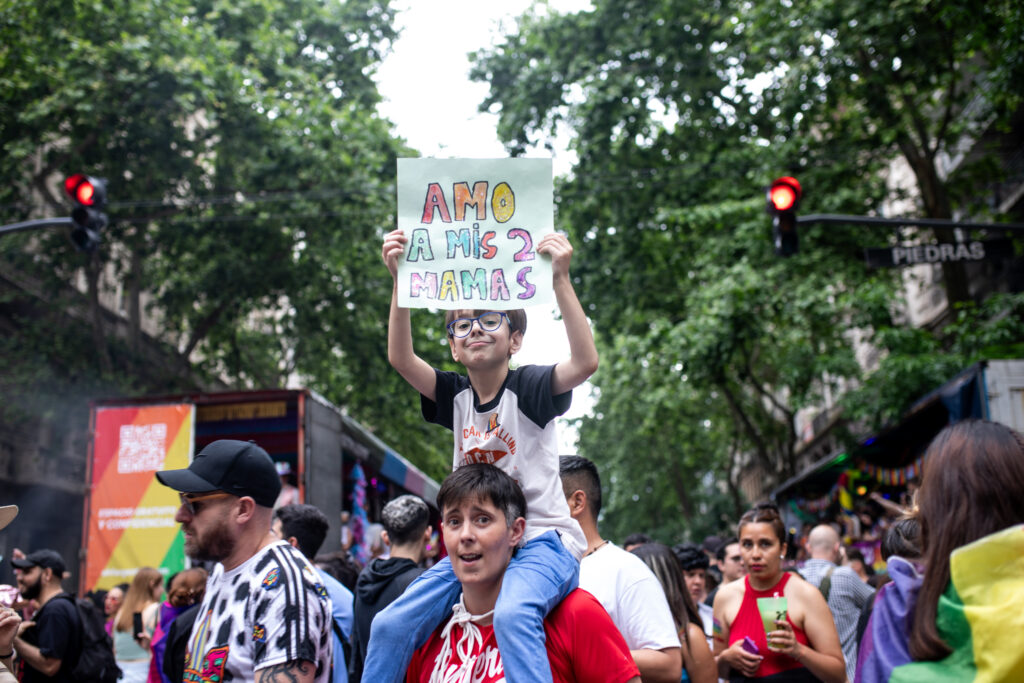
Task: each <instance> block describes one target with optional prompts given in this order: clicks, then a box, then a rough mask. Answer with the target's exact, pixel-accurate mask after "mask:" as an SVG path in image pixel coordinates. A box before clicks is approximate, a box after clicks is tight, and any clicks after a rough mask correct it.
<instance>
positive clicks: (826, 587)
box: [818, 565, 836, 602]
mask: <svg viewBox="0 0 1024 683" xmlns="http://www.w3.org/2000/svg"><path fill="white" fill-rule="evenodd" d="M835 570H836V568H835V565H833V566H831V567H829V568H828V571H827V572H825V578H823V579H822V580H821V585H820V586H818V590H820V591H821V594H822V595H823V596H825V602H828V594H829V591H831V590H832V572H834V571H835Z"/></svg>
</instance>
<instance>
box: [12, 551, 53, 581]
mask: <svg viewBox="0 0 1024 683" xmlns="http://www.w3.org/2000/svg"><path fill="white" fill-rule="evenodd" d="M11 566H12V567H15V568H17V569H32V567H42V568H43V569H52V570H53V573H54V574H56V575H57V576H64V574H65V572H66V571H67V569H66V567H65V566H64V558H63V557H61V556H60V553H58V552H57V551H56V550H37V551H35V552H34V553H29V554H28V555H26V556H25V557H23V558H20V559H19V558H14V559H12V560H11Z"/></svg>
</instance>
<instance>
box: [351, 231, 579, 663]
mask: <svg viewBox="0 0 1024 683" xmlns="http://www.w3.org/2000/svg"><path fill="white" fill-rule="evenodd" d="M407 241H408V238H407V236H406V235H405V233H404V232H403V231H402V230H395V231H393V232H391V233H389V234H388V235H387V236H386V237H385V239H384V246H383V249H382V256H383V258H384V262H385V263H386V264H387V266H388V270H390V271H391V275H392V278H394V280H395V289H394V292H393V295H392V300H391V314H390V318H389V326H388V360H389V361H390V363H391V365H392V366H393V367H394V368H395V369H396V370H398V372H399V374H401V375H402V377H404V378H405V379H406V381H408V382H409V384H411V385H412V386H413V387H414V388H415V389H416V390H417V391H419V392H420V394H421V403H422V408H423V415H424V417H425V418H426V419H427V420H428V421H431V422H434V423H436V424H441V425H443V426H446V427H448V428H449V429H452V431H453V432H454V433H455V450H454V462H453V469H457V468H459V467H461V466H462V465H466V464H469V463H474V462H488V463H492V464H494V465H496V466H497V467H499V468H501V469H502V470H504V471H505V472H507V473H508V474H509V475H511V476H512V477H513V478H514V479H515V480H516V481H517V482H518V483H519V485H520V486H521V487H522V489H523V492H524V494H525V495H526V501H527V518H526V534H525V539H526V543H525V545H523V546H522V547H520V548H519V550H518V551H517V553H516V555H515V557H514V558H513V559H512V562H511V563H510V564H509V567H508V570H507V572H506V573H505V575H504V578H503V581H502V583H501V588H500V594H499V596H498V599H497V604H496V606H495V609H494V617H493V618H494V630H495V635H496V638H497V641H498V646H499V648H500V650H501V654H502V663H503V666H504V670H505V677H506V679H507V680H508V681H510V683H529V682H533V681H550V680H551V669H550V665H549V663H548V660H547V655H546V650H545V648H544V626H543V621H544V617H545V616H546V615H547V613H548V612H550V611H551V609H552V608H553V607H554V606H555V605H557V604H558V603H559V602H561V600H562V598H564V597H565V596H566V595H568V594H569V593H570V592H571V591H572V590H573V589H575V588H576V586H577V583H578V579H579V558H580V556H581V555H582V553H583V551H584V550H585V548H586V539H585V538H584V536H583V532H582V530H581V529H580V527H579V525H578V524H577V523H576V522H575V521H574V520H573V519H572V517H571V516H570V514H569V508H568V506H567V505H566V503H565V496H564V494H563V493H562V485H561V479H560V477H559V473H558V443H557V438H556V433H555V425H554V418H555V417H557V416H558V415H561V414H562V413H564V412H565V411H566V410H568V408H569V404H570V402H571V400H572V390H573V389H574V388H575V387H577V386H579V385H580V384H582V383H583V382H585V381H586V379H587V378H588V377H590V375H591V374H593V372H594V371H595V370H596V369H597V361H598V358H597V348H596V347H595V346H594V338H593V336H592V335H591V332H590V326H589V325H588V324H587V319H586V315H585V314H584V312H583V307H582V306H581V305H580V302H579V300H578V299H577V297H576V292H575V291H574V290H573V287H572V283H571V281H570V279H569V263H570V261H571V259H572V245H570V244H569V240H568V239H567V238H566V237H565V236H564V235H561V234H557V233H549V234H547V235H545V236H544V237H543V238H541V240H540V241H539V242H538V243H537V252H538V253H540V254H543V255H545V256H547V257H549V258H550V259H551V269H552V276H553V280H552V284H553V288H554V294H555V299H556V301H557V302H558V306H559V309H560V310H561V313H562V320H563V322H564V324H565V330H566V334H567V335H568V339H569V350H570V358H569V360H567V361H563V362H561V363H558V364H557V365H553V366H547V367H540V366H532V365H527V366H522V367H518V368H516V369H514V370H513V369H510V368H509V359H510V358H511V357H512V354H513V353H515V352H516V351H518V350H519V347H520V345H521V344H522V340H523V333H524V332H525V327H526V315H525V312H524V311H522V310H510V311H490V310H487V309H483V310H454V311H447V314H446V320H445V322H446V326H447V331H448V342H449V345H450V347H451V353H452V358H454V359H455V360H456V361H458V362H459V363H462V365H463V366H464V367H465V368H466V375H465V376H463V375H460V374H458V373H451V372H442V371H440V370H437V369H435V368H432V367H431V366H430V365H429V364H428V363H427V362H426V361H424V360H423V359H422V358H420V357H419V356H417V355H416V353H415V351H414V350H413V343H412V331H411V325H410V320H409V309H407V308H401V307H399V305H398V263H399V259H400V258H401V257H402V255H403V253H404V251H405V246H406V244H407ZM447 523H448V521H447V520H442V524H447ZM466 523H467V524H472V523H473V522H472V520H469V521H467V522H466ZM454 550H455V551H456V552H458V549H454ZM459 559H460V560H461V562H462V563H463V565H465V566H470V567H471V566H472V565H473V563H474V562H480V563H481V567H480V572H481V574H483V573H484V572H486V571H487V567H485V566H483V559H484V558H483V557H482V556H481V557H480V558H475V557H462V556H461V555H460V556H459ZM461 590H462V589H461V586H460V583H459V580H458V579H457V578H456V577H455V574H454V573H453V572H452V568H451V563H450V561H449V560H447V559H445V560H443V561H442V562H440V563H438V564H437V565H435V566H434V567H433V568H432V569H430V570H429V571H428V572H426V573H425V574H423V575H422V576H420V577H419V578H418V579H417V580H416V581H415V582H414V583H413V584H412V585H411V586H409V588H408V589H407V591H406V593H405V594H404V595H403V596H402V597H401V598H400V599H399V600H397V601H396V602H394V603H392V605H391V606H389V607H388V608H387V609H386V610H384V611H383V612H381V613H380V614H379V615H378V616H377V618H376V619H375V620H374V622H373V627H372V631H371V636H370V646H369V652H368V655H367V660H366V667H365V670H364V671H365V673H364V680H366V681H374V683H377V682H378V681H384V682H393V681H398V680H401V678H402V676H403V675H404V673H405V669H406V667H407V666H408V663H409V660H410V658H411V656H412V652H413V650H414V649H416V648H417V647H419V646H421V645H422V644H423V643H424V642H426V639H427V637H428V636H429V635H430V634H431V632H432V631H433V630H434V629H435V628H436V627H437V626H438V625H439V624H441V623H442V622H443V621H444V620H445V619H446V618H447V617H448V615H449V614H450V613H451V609H452V607H453V606H454V604H455V602H456V601H457V599H458V597H459V594H460V593H461ZM476 616H485V615H476Z"/></svg>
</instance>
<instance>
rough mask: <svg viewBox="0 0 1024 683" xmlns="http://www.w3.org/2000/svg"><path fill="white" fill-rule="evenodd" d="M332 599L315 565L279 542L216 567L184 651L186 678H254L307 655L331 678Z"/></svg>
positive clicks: (320, 674)
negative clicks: (228, 568)
mask: <svg viewBox="0 0 1024 683" xmlns="http://www.w3.org/2000/svg"><path fill="white" fill-rule="evenodd" d="M332 654H333V650H332V647H331V601H330V598H328V596H327V590H326V589H325V588H324V585H323V582H322V581H321V580H320V575H319V574H318V573H317V571H316V569H315V568H314V567H313V566H312V565H311V564H310V563H309V562H308V561H307V560H306V558H305V557H303V556H302V554H301V553H300V552H299V551H298V550H296V549H295V548H293V547H291V546H290V545H288V544H287V543H285V542H284V541H278V542H276V543H272V544H270V545H268V546H267V547H265V548H263V549H262V550H261V551H259V552H258V553H256V555H254V556H252V557H251V558H249V559H248V560H247V561H245V562H244V563H242V564H241V565H239V566H237V567H235V568H234V569H232V570H231V571H228V572H226V571H224V567H223V565H220V564H218V565H217V566H216V568H214V570H213V573H212V574H211V575H210V579H209V580H208V581H207V583H206V595H205V596H204V597H203V604H202V606H201V607H200V608H199V614H198V615H197V616H196V621H195V624H194V625H193V626H192V635H191V636H190V637H189V641H188V649H187V651H186V653H185V675H184V681H188V682H191V681H196V682H198V681H202V682H204V683H206V682H210V681H217V682H218V683H220V682H224V683H227V682H228V681H252V680H253V678H254V674H255V671H257V670H259V669H263V668H266V667H269V666H273V665H275V664H283V663H284V662H290V661H296V660H305V661H308V662H312V663H313V664H314V665H315V666H316V679H315V680H316V681H317V683H328V682H329V681H330V680H331V662H332Z"/></svg>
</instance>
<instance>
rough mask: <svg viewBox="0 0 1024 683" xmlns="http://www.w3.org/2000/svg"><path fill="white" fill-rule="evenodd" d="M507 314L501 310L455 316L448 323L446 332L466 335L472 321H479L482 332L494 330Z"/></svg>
mask: <svg viewBox="0 0 1024 683" xmlns="http://www.w3.org/2000/svg"><path fill="white" fill-rule="evenodd" d="M507 318H508V316H507V315H505V314H504V313H502V312H501V311H489V312H487V313H481V314H480V315H478V316H477V317H475V318H456V319H455V320H453V321H451V322H450V323H448V334H450V335H451V336H453V337H459V338H461V337H467V336H469V333H470V332H472V331H473V323H479V324H480V329H481V330H483V331H484V332H494V331H495V330H497V329H498V328H499V327H501V321H502V320H504V319H507Z"/></svg>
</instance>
